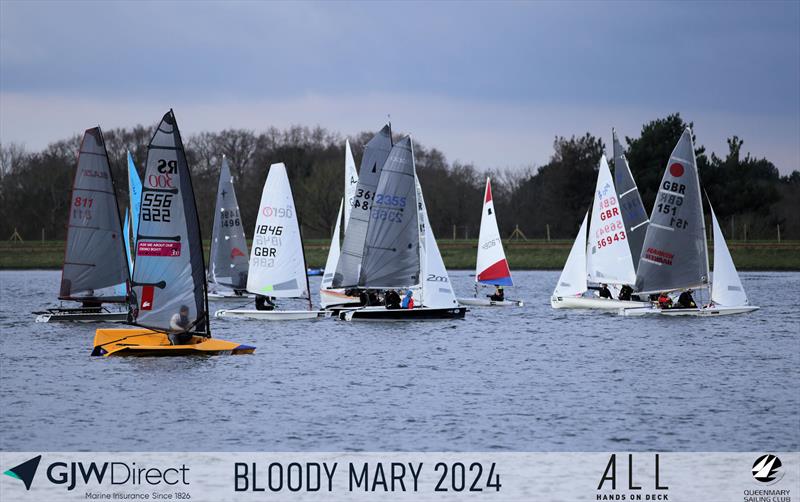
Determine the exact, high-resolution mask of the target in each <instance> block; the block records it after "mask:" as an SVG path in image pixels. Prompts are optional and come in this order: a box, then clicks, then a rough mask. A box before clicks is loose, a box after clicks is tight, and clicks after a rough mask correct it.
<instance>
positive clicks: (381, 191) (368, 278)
mask: <svg viewBox="0 0 800 502" xmlns="http://www.w3.org/2000/svg"><path fill="white" fill-rule="evenodd" d="M361 179H362V180H363V179H364V171H363V169H362V171H361ZM415 179H416V173H415V169H414V150H413V146H412V144H411V137H410V136H406V137H405V138H403V139H402V140H401V141H399V142H398V143H397V144H396V145H394V147H393V148H392V150H391V153H390V154H389V157H388V158H387V159H386V164H385V165H384V166H383V170H382V171H381V176H380V181H379V182H378V186H377V189H376V191H375V193H374V197H373V198H372V200H371V201H370V202H371V206H372V207H371V209H370V211H369V214H370V220H369V226H368V228H367V233H366V242H365V244H364V258H363V262H362V264H361V272H360V275H359V280H358V286H359V287H361V288H375V289H389V288H400V287H410V286H414V285H416V284H418V283H419V282H420V280H419V275H420V254H419V226H418V220H417V214H418V213H417V192H416V185H415ZM359 183H360V182H359ZM355 214H356V213H355V212H354V213H353V215H355ZM352 230H353V227H352V225H351V227H350V230H349V231H348V233H349V232H352ZM342 256H344V254H343V255H342Z"/></svg>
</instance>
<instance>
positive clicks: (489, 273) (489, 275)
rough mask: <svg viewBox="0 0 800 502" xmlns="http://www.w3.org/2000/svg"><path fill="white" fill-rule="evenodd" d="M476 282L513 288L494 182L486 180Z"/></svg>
mask: <svg viewBox="0 0 800 502" xmlns="http://www.w3.org/2000/svg"><path fill="white" fill-rule="evenodd" d="M475 281H476V282H480V283H482V284H493V285H495V286H513V285H514V282H513V281H512V280H511V271H510V270H509V268H508V260H506V254H505V252H504V251H503V241H502V240H501V239H500V229H499V228H497V218H496V216H495V212H494V200H493V199H492V182H491V180H490V179H489V178H486V191H485V192H484V197H483V213H481V230H480V234H479V237H478V260H477V263H476V266H475Z"/></svg>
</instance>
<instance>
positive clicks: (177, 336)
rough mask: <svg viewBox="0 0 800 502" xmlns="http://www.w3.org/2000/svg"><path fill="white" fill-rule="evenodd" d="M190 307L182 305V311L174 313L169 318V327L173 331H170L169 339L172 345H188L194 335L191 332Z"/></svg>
mask: <svg viewBox="0 0 800 502" xmlns="http://www.w3.org/2000/svg"><path fill="white" fill-rule="evenodd" d="M189 324H190V321H189V307H187V306H186V305H181V309H180V311H178V313H177V314H175V315H173V316H172V317H171V318H170V320H169V328H170V329H171V330H172V331H173V333H169V334H168V337H169V341H170V343H171V344H172V345H186V344H188V343H189V342H190V341H191V340H192V338H193V336H192V334H191V333H189V331H188V330H189V328H190V325H189Z"/></svg>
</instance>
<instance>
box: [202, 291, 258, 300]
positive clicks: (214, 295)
mask: <svg viewBox="0 0 800 502" xmlns="http://www.w3.org/2000/svg"><path fill="white" fill-rule="evenodd" d="M255 297H256V296H255V295H250V294H247V295H237V294H236V293H234V292H233V291H224V292H221V291H213V292H210V293H208V299H209V300H252V299H253V298H255Z"/></svg>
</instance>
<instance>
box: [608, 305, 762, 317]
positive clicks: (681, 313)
mask: <svg viewBox="0 0 800 502" xmlns="http://www.w3.org/2000/svg"><path fill="white" fill-rule="evenodd" d="M759 308H760V307H756V306H752V305H742V306H739V307H722V306H714V307H700V308H694V309H676V308H672V309H660V308H658V307H652V306H651V307H648V308H633V309H620V311H619V314H620V315H623V316H627V317H638V316H645V315H660V316H666V317H687V316H693V317H719V316H725V315H735V314H747V313H748V312H754V311H756V310H758V309H759Z"/></svg>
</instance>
